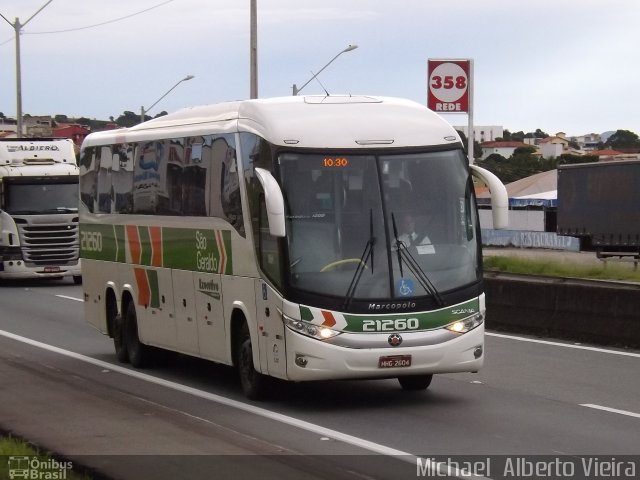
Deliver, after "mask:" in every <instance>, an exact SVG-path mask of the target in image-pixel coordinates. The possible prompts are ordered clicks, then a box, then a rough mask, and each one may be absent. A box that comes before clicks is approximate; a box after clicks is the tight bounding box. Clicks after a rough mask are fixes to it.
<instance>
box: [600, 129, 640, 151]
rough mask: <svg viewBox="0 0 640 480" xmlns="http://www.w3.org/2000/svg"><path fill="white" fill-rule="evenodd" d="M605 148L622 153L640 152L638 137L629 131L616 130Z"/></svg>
mask: <svg viewBox="0 0 640 480" xmlns="http://www.w3.org/2000/svg"><path fill="white" fill-rule="evenodd" d="M604 146H605V148H612V149H614V150H618V151H621V152H638V151H640V139H639V138H638V135H636V134H635V133H633V132H631V131H629V130H616V133H614V134H613V135H611V136H610V137H609V138H608V139H607V141H606V142H605V143H604Z"/></svg>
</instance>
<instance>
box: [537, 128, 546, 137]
mask: <svg viewBox="0 0 640 480" xmlns="http://www.w3.org/2000/svg"><path fill="white" fill-rule="evenodd" d="M533 136H534V137H535V138H547V137H548V136H549V134H548V133H546V132H543V131H542V130H540V129H539V128H536V131H535V132H533Z"/></svg>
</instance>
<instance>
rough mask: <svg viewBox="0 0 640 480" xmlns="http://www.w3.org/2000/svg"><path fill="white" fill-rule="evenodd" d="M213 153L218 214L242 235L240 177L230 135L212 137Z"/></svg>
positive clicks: (233, 142)
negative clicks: (217, 189) (217, 191)
mask: <svg viewBox="0 0 640 480" xmlns="http://www.w3.org/2000/svg"><path fill="white" fill-rule="evenodd" d="M211 151H212V155H213V159H212V163H213V165H214V167H213V172H214V173H216V174H217V175H219V177H218V178H216V176H215V175H214V177H213V178H212V181H211V183H212V185H213V184H215V183H216V182H217V183H218V185H219V196H218V195H215V196H214V197H213V198H214V199H217V207H219V216H220V217H221V218H224V219H225V220H227V221H228V222H229V223H230V224H231V225H233V227H234V228H235V229H236V231H237V232H238V233H239V234H240V235H242V236H244V235H245V232H244V219H243V217H242V201H241V196H240V177H239V175H238V164H237V158H236V148H235V141H234V137H233V136H232V135H221V136H219V137H216V138H214V140H213V144H212V146H211Z"/></svg>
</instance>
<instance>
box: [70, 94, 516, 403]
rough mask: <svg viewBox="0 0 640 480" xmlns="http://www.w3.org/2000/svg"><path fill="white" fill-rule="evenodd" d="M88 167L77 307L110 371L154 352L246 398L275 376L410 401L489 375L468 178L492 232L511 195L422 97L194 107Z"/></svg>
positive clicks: (129, 132) (87, 148) (99, 150)
mask: <svg viewBox="0 0 640 480" xmlns="http://www.w3.org/2000/svg"><path fill="white" fill-rule="evenodd" d="M80 169H81V177H80V197H81V205H80V245H81V256H82V275H83V279H84V280H83V288H84V300H85V302H84V305H85V314H86V318H87V320H88V321H89V322H90V323H91V324H93V325H94V326H95V327H97V328H98V329H99V330H100V331H101V332H103V333H104V334H107V335H109V336H110V337H113V341H114V344H115V350H116V355H117V357H118V359H119V360H120V361H129V362H131V364H132V365H133V366H135V367H142V366H145V365H148V364H149V363H150V362H152V360H153V358H154V353H155V352H156V351H157V350H158V349H164V350H171V351H175V352H180V353H183V354H187V355H193V356H196V357H201V358H205V359H209V360H212V361H214V362H218V363H222V364H227V365H233V366H235V367H236V368H237V369H238V371H239V376H240V383H241V385H242V389H243V391H244V393H245V395H247V396H248V397H249V398H258V397H260V396H261V395H262V393H263V392H264V390H265V388H266V387H265V386H266V384H267V383H268V382H267V380H268V377H276V378H279V379H284V380H290V381H296V382H298V381H308V380H326V379H356V378H390V377H393V378H395V377H397V378H398V380H399V382H400V385H401V386H402V387H403V388H404V389H410V390H415V389H424V388H427V387H428V386H429V384H430V382H431V378H432V375H433V374H434V373H444V372H474V371H477V370H478V369H479V368H480V367H481V366H482V363H483V346H484V323H483V321H484V318H485V297H484V293H483V282H482V255H481V244H480V228H479V222H478V214H477V211H476V202H475V196H474V184H473V182H472V174H474V175H475V176H476V177H479V178H481V179H482V181H483V182H484V183H485V184H487V185H488V186H489V187H490V190H491V192H492V195H493V200H494V226H495V227H496V228H500V226H501V225H504V221H505V217H506V208H507V199H506V191H505V189H504V186H503V185H502V184H501V183H500V181H499V180H498V179H497V178H496V177H495V176H493V175H491V174H490V173H489V172H486V171H484V170H482V169H480V168H478V167H475V166H473V165H472V166H470V165H469V163H468V161H467V159H466V156H465V153H464V150H463V145H462V143H461V141H460V138H459V136H458V135H457V133H456V131H455V130H454V129H453V128H452V127H451V126H449V125H448V124H447V123H446V122H444V121H443V120H442V119H441V118H440V117H438V116H437V115H436V114H434V113H433V112H431V111H430V110H428V109H427V108H425V107H423V106H421V105H419V104H416V103H414V102H410V101H406V100H400V99H393V98H374V97H354V96H348V97H343V96H327V97H315V96H310V97H286V98H274V99H264V100H262V99H260V100H246V101H238V102H230V103H223V104H218V105H211V106H201V107H193V108H187V109H184V110H181V111H178V112H176V113H174V114H170V115H167V116H163V117H159V118H156V119H154V120H151V121H148V122H145V123H142V124H140V125H138V126H135V127H132V128H128V129H122V130H113V131H108V132H99V133H94V134H91V135H89V136H88V137H87V138H86V140H85V142H84V144H83V148H82V153H81V159H80ZM408 217H410V218H411V222H410V223H413V228H414V229H415V232H412V235H411V236H407V235H406V232H404V233H403V232H402V231H401V230H402V228H403V225H405V224H406V223H407V221H406V219H407V218H408ZM418 237H419V238H420V240H419V241H417V242H415V244H414V242H413V239H414V238H418Z"/></svg>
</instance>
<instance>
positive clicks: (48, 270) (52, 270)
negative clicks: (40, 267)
mask: <svg viewBox="0 0 640 480" xmlns="http://www.w3.org/2000/svg"><path fill="white" fill-rule="evenodd" d="M59 271H60V267H44V273H55V272H59Z"/></svg>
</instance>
